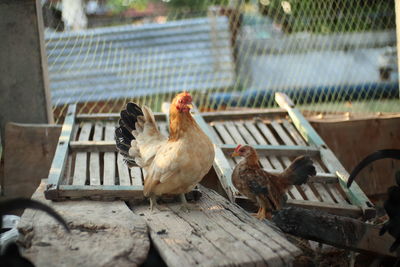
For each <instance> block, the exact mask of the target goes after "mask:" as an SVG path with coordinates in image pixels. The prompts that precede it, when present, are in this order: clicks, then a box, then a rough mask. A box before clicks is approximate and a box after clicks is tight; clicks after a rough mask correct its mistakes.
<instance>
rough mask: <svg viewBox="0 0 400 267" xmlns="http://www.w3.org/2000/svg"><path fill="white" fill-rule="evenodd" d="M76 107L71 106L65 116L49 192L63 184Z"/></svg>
mask: <svg viewBox="0 0 400 267" xmlns="http://www.w3.org/2000/svg"><path fill="white" fill-rule="evenodd" d="M75 113H76V105H69V107H68V111H67V115H66V116H65V119H64V123H63V126H62V128H61V134H60V137H59V138H58V145H57V149H56V152H55V154H54V158H53V162H52V163H51V168H50V171H49V176H48V187H47V190H46V192H47V191H48V190H55V189H56V188H57V185H59V183H60V182H61V178H62V176H63V174H64V171H65V163H66V161H67V157H68V150H69V149H68V145H69V142H70V141H71V137H72V132H73V128H74V124H75Z"/></svg>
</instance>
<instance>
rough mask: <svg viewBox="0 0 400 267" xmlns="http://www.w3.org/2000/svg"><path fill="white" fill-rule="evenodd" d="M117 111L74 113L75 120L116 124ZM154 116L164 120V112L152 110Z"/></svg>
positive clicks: (118, 115)
mask: <svg viewBox="0 0 400 267" xmlns="http://www.w3.org/2000/svg"><path fill="white" fill-rule="evenodd" d="M120 116H121V115H120V114H119V113H93V114H88V113H86V114H78V115H76V120H77V121H78V122H83V121H110V122H114V123H115V125H117V122H118V120H119V118H120ZM154 118H155V119H156V121H157V120H162V121H165V114H164V113H163V112H154Z"/></svg>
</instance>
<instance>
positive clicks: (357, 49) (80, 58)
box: [43, 0, 400, 118]
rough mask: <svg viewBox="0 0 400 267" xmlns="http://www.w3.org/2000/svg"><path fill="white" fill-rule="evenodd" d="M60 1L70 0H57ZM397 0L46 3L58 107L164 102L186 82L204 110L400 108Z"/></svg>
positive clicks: (102, 108)
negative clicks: (291, 105)
mask: <svg viewBox="0 0 400 267" xmlns="http://www.w3.org/2000/svg"><path fill="white" fill-rule="evenodd" d="M61 4H62V5H61ZM394 10H395V9H394V1H386V0H326V1H314V0H301V1H300V0H287V1H282V0H252V1H251V0H249V1H239V0H236V1H232V0H231V1H215V0H209V1H198V0H187V1H183V0H164V1H161V0H160V1H155V0H97V1H95V0H90V1H84V0H68V1H55V0H52V1H48V2H46V3H45V5H44V12H43V13H44V19H45V25H46V26H47V29H46V31H45V41H46V50H47V56H48V68H49V77H50V88H51V93H52V103H53V106H54V112H55V117H56V118H57V117H59V115H60V114H62V113H63V112H64V111H65V110H66V106H67V105H68V104H70V103H78V105H79V112H88V113H95V112H100V113H107V112H118V111H119V110H120V109H121V107H122V106H123V105H124V103H126V102H127V101H137V102H139V103H141V104H144V103H145V104H146V105H149V106H150V107H152V108H153V109H155V110H159V109H160V107H161V103H162V102H163V101H169V100H171V98H172V97H173V95H174V94H175V93H176V92H179V91H182V90H187V91H189V92H191V93H192V94H193V95H194V96H195V100H196V104H197V106H198V107H199V108H201V109H202V110H217V109H226V108H232V107H251V108H253V107H270V106H272V105H273V104H274V102H273V94H274V92H276V91H283V92H286V93H287V94H289V95H290V96H291V97H292V99H293V100H294V101H295V102H296V103H297V104H298V105H299V107H300V108H302V109H307V110H311V111H333V112H336V111H355V112H376V111H381V112H400V105H399V104H400V102H399V89H398V70H397V57H396V34H395V11H394Z"/></svg>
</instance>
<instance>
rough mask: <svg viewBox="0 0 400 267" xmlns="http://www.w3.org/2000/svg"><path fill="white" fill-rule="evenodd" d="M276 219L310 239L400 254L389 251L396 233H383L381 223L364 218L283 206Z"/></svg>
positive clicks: (291, 231) (374, 251)
mask: <svg viewBox="0 0 400 267" xmlns="http://www.w3.org/2000/svg"><path fill="white" fill-rule="evenodd" d="M273 221H274V222H275V223H276V224H277V225H278V226H279V227H280V228H281V229H282V230H283V231H285V232H287V233H290V234H293V235H297V236H300V237H303V238H306V239H311V240H314V241H318V242H323V243H327V244H330V245H333V246H336V247H342V248H345V249H351V250H355V251H358V252H367V253H371V252H373V253H377V254H380V255H386V256H392V257H399V256H400V253H399V252H397V254H396V253H390V252H389V247H390V246H391V244H392V243H393V241H394V238H393V237H392V236H390V235H388V234H385V235H382V236H380V235H379V228H380V226H378V225H373V224H368V223H364V222H362V221H360V220H355V219H352V218H348V217H342V216H335V215H330V214H328V213H325V212H321V211H319V210H306V209H300V208H294V207H291V208H285V209H282V210H280V211H279V212H278V213H277V214H275V216H274V217H273Z"/></svg>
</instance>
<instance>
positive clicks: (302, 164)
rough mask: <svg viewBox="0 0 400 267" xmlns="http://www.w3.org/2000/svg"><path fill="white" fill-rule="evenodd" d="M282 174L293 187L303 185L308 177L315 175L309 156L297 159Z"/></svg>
mask: <svg viewBox="0 0 400 267" xmlns="http://www.w3.org/2000/svg"><path fill="white" fill-rule="evenodd" d="M284 173H285V176H286V177H288V178H289V181H290V182H291V184H293V185H301V184H304V183H306V182H307V180H308V178H309V177H310V176H315V175H316V174H317V172H316V170H315V167H314V165H313V162H312V160H311V158H310V157H309V156H299V157H297V158H296V159H295V160H294V161H293V162H292V164H290V166H289V167H288V168H287V169H286V170H285V172H284Z"/></svg>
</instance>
